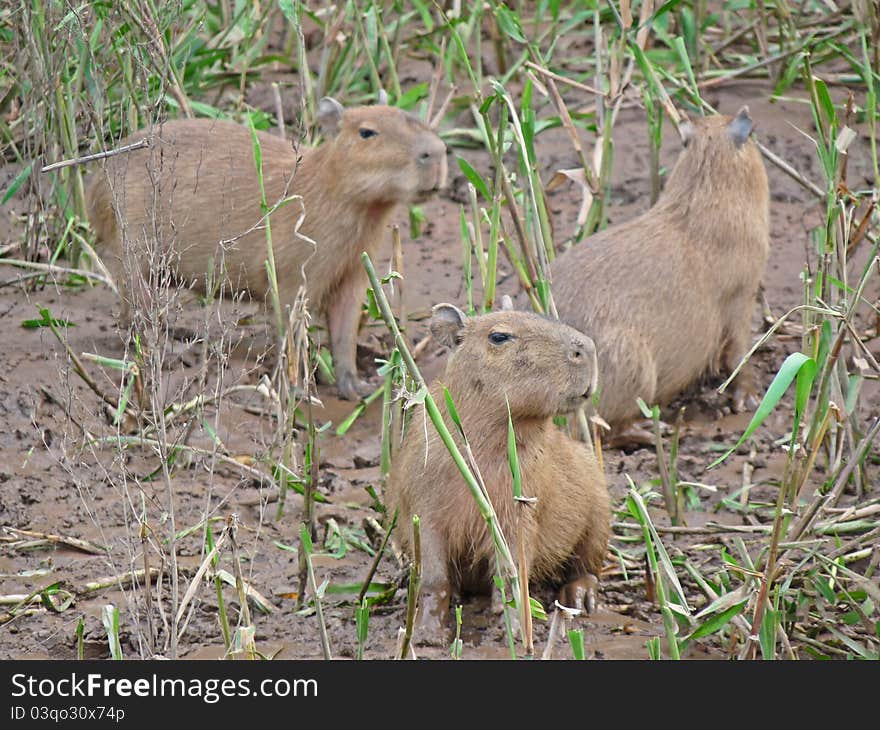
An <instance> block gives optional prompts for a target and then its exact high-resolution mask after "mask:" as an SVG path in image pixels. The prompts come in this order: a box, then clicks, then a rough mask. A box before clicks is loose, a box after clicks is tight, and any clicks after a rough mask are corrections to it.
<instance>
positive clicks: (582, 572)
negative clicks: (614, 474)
mask: <svg viewBox="0 0 880 730" xmlns="http://www.w3.org/2000/svg"><path fill="white" fill-rule="evenodd" d="M603 497H604V495H603V494H601V493H600V494H598V495H597V498H596V500H595V505H594V514H593V515H591V518H590V521H589V524H587V525H585V529H584V533H583V536H582V537H581V540H580V542H579V543H578V544H577V546H576V547H575V549H574V554H573V555H572V557H571V560H570V561H569V564H568V573H567V575H566V582H565V585H563V586H562V588H561V590H560V591H559V602H560V603H561V604H562V605H563V606H569V607H570V608H582V609H583V610H584V611H586V612H587V613H593V612H594V611H595V610H596V605H597V603H598V598H599V578H598V576H599V575H600V574H601V572H602V563H604V562H605V553H606V552H607V551H608V533H609V532H610V529H611V515H610V506H609V505H608V503H607V499H605V498H603Z"/></svg>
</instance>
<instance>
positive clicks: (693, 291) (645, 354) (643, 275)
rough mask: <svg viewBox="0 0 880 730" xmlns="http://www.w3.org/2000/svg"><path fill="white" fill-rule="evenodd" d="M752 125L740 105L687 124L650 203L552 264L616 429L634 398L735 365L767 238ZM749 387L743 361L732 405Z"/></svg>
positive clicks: (631, 412)
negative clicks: (732, 112)
mask: <svg viewBox="0 0 880 730" xmlns="http://www.w3.org/2000/svg"><path fill="white" fill-rule="evenodd" d="M752 126H753V122H752V120H751V119H750V118H749V112H748V108H747V107H743V108H742V109H741V110H740V111H739V113H738V114H737V115H736V116H735V117H729V116H721V115H713V116H709V117H705V118H703V119H698V120H696V121H694V122H693V123H691V122H686V123H685V124H684V125H683V128H682V138H683V141H684V143H685V149H684V150H683V151H682V153H681V155H680V156H679V158H678V161H677V162H676V164H675V167H674V168H673V170H672V172H671V174H670V175H669V180H668V181H667V183H666V187H665V189H664V190H663V193H662V194H661V196H660V198H659V200H658V201H657V203H656V205H654V207H652V208H651V209H650V210H648V211H647V212H645V213H643V214H642V215H640V216H639V217H637V218H635V219H634V220H631V221H629V222H627V223H622V224H619V225H613V226H609V227H608V228H606V229H605V230H603V231H601V232H600V233H597V234H595V235H593V236H590V237H589V238H587V239H585V240H584V241H582V242H581V243H580V244H578V245H576V246H574V247H573V248H571V249H569V250H568V251H566V252H565V253H563V254H562V255H560V256H559V257H557V258H556V260H555V261H554V262H553V264H552V266H551V274H552V280H553V296H554V299H555V301H556V307H557V309H558V312H559V317H560V319H561V320H562V321H564V322H566V323H568V324H570V325H571V326H572V327H575V328H577V329H579V330H581V331H583V332H584V333H585V334H587V335H589V336H590V337H591V338H592V339H593V341H594V342H595V343H596V349H597V353H598V358H599V379H600V388H599V403H598V412H599V415H601V416H602V417H603V418H604V419H605V420H606V421H608V422H609V423H610V424H611V425H612V426H614V427H615V430H619V429H622V428H625V427H626V426H627V425H628V424H629V422H631V421H632V420H633V419H635V418H637V417H638V416H639V413H640V410H639V407H638V405H637V403H636V398H637V397H641V398H642V399H644V401H645V402H646V403H647V404H648V405H652V404H655V403H657V404H661V405H662V404H665V403H667V402H668V401H670V400H671V399H672V398H674V397H675V396H676V395H677V394H678V393H680V392H681V391H682V390H684V389H685V388H687V386H688V385H690V384H691V383H693V382H694V381H695V380H697V379H698V378H699V377H700V376H702V375H703V374H707V375H715V374H717V373H719V372H721V371H722V370H724V371H727V372H730V371H732V370H733V368H735V367H736V365H737V364H738V363H739V361H740V359H741V358H742V357H743V355H745V353H746V352H747V350H748V348H749V344H750V343H749V340H750V338H751V318H752V312H753V310H754V304H755V296H756V293H757V290H758V286H759V284H760V281H761V276H762V274H763V271H764V265H765V263H766V261H767V254H768V252H769V246H770V243H769V240H770V233H769V194H768V185H767V173H766V171H765V169H764V163H763V162H762V160H761V153H760V151H759V150H758V146H757V145H756V144H755V142H754V141H753V140H751V139H750V134H751V131H752ZM754 393H755V383H754V374H753V372H752V370H751V368H750V367H749V364H748V363H747V364H746V366H745V367H744V368H743V370H741V371H740V373H739V375H738V376H737V378H736V381H735V389H734V392H733V406H734V409H735V410H742V409H743V408H744V407H745V404H746V400H747V399H748V400H749V401H750V402H751V401H754Z"/></svg>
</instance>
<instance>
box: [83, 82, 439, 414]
mask: <svg viewBox="0 0 880 730" xmlns="http://www.w3.org/2000/svg"><path fill="white" fill-rule="evenodd" d="M318 116H319V123H320V126H321V128H322V131H323V132H324V134H325V136H326V137H327V141H326V142H325V143H324V144H322V145H320V146H318V147H314V148H306V147H305V146H301V147H300V148H299V149H295V148H294V146H293V145H292V144H291V143H290V142H286V141H284V140H283V139H281V138H280V137H278V136H274V135H271V134H267V133H258V135H257V136H258V138H259V141H260V146H261V148H262V167H263V178H264V184H265V192H266V201H267V204H268V205H269V206H273V205H275V204H276V203H278V202H279V201H281V200H282V199H284V198H286V197H288V196H291V195H297V196H301V198H302V201H301V203H302V204H301V205H300V204H299V202H298V201H296V200H292V201H291V202H288V203H286V204H284V205H282V206H281V207H279V208H278V209H277V210H275V211H274V212H273V213H272V214H271V217H270V225H271V231H272V239H273V247H274V257H275V264H276V270H277V279H278V289H279V296H280V301H281V305H282V307H285V306H286V305H290V304H291V303H292V302H293V301H294V299H295V297H296V295H297V291H298V289H299V287H300V285H301V284H302V283H303V276H305V284H306V291H307V296H308V300H309V304H310V307H311V309H312V311H317V312H318V313H323V314H325V315H326V320H327V327H328V330H329V334H330V350H331V352H332V354H333V358H334V361H335V366H336V377H337V381H338V390H339V394H340V395H341V396H343V397H345V398H357V397H358V395H359V394H363V393H364V392H365V390H366V387H365V384H364V383H363V382H361V381H360V380H359V379H358V375H357V369H356V363H355V355H356V341H357V330H358V325H359V323H360V312H361V304H362V301H363V298H364V294H365V290H366V286H367V278H366V274H365V272H364V270H363V266H362V265H361V261H360V254H361V252H362V251H367V252H368V253H369V254H370V255H375V253H376V251H377V249H378V248H379V246H380V244H381V242H382V239H383V236H384V235H385V229H386V225H387V223H388V219H389V217H390V215H391V212H392V210H393V209H394V207H395V206H396V205H397V204H399V203H402V204H409V203H415V202H420V201H424V200H426V199H427V198H429V197H430V196H431V195H433V194H434V193H436V192H437V191H438V190H439V189H440V188H441V187H442V186H443V185H444V184H445V181H446V145H445V144H444V143H443V141H442V140H441V139H440V137H438V136H437V134H436V133H435V132H434V131H432V130H431V129H430V128H428V126H426V125H425V124H423V123H422V122H421V121H420V120H418V119H417V118H416V117H414V116H412V115H411V114H408V113H407V112H404V111H403V110H401V109H397V108H395V107H390V106H386V105H381V104H379V105H375V106H362V107H352V108H349V109H343V107H342V106H341V105H340V104H339V103H338V102H337V101H335V100H334V99H331V98H329V97H325V98H323V99H321V101H320V104H319V113H318ZM142 138H148V139H149V141H150V146H149V149H138V150H135V151H132V152H129V153H126V154H120V155H117V156H114V157H111V158H109V159H108V160H107V161H106V162H105V163H104V164H105V168H106V173H107V174H100V173H99V174H97V175H95V180H94V182H92V183H91V184H90V186H89V189H88V193H87V198H88V207H89V215H90V219H91V222H92V225H93V226H94V228H95V230H96V231H97V235H98V240H99V243H100V244H103V245H104V247H105V249H106V251H107V264H108V267H109V268H110V271H111V272H112V273H113V274H114V277H115V278H116V280H117V284H118V286H119V287H120V293H121V294H122V298H123V313H122V318H123V320H124V321H127V320H128V316H129V307H130V305H131V303H132V300H133V302H134V303H135V304H137V303H138V302H140V303H141V304H142V303H143V302H144V301H146V300H144V299H143V297H146V296H148V294H147V292H148V290H149V287H148V286H146V285H145V283H144V281H145V278H146V277H148V276H149V273H150V268H149V267H150V266H151V264H150V263H149V258H150V257H149V255H148V254H146V253H145V252H149V251H150V250H153V251H159V252H160V253H161V255H162V260H163V261H164V262H166V265H167V267H168V268H169V269H170V271H171V273H172V274H173V276H174V277H175V279H178V280H182V281H186V282H192V283H194V285H195V286H196V287H197V288H202V289H204V287H205V282H206V280H207V279H206V276H207V274H208V271H209V270H211V269H213V271H214V272H215V273H216V272H224V274H225V279H224V280H225V281H226V282H228V284H229V285H230V286H231V287H232V288H233V289H234V290H236V291H245V290H246V291H249V292H250V294H251V295H252V296H253V297H255V298H258V299H262V300H265V299H266V297H267V293H268V292H269V283H268V277H267V273H266V258H267V254H266V251H267V245H266V226H265V221H264V214H263V211H262V209H261V195H260V187H259V180H258V176H257V171H256V165H255V162H254V150H253V141H252V137H251V132H250V130H249V129H248V128H246V127H243V126H241V125H238V124H234V123H232V122H228V121H215V120H211V119H189V120H176V121H170V122H166V123H164V124H162V125H159V126H157V127H155V128H154V129H153V130H152V131H147V130H143V131H141V132H138V133H137V134H135V135H133V136H132V137H130V138H129V139H126V140H124V141H123V142H122V144H130V143H132V142H136V141H137V140H139V139H142ZM300 218H302V221H301V225H300ZM147 242H149V243H151V244H152V247H151V246H150V245H146V243H147ZM154 260H155V259H154ZM152 266H154V267H155V266H156V265H155V264H152ZM126 274H128V276H127V275H126ZM129 279H130V280H131V282H132V285H131V286H130V287H129V286H127V285H126V284H127V281H128V280H129Z"/></svg>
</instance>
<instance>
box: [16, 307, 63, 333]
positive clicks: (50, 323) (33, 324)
mask: <svg viewBox="0 0 880 730" xmlns="http://www.w3.org/2000/svg"><path fill="white" fill-rule="evenodd" d="M37 311H38V312H39V313H40V318H39V319H26V320H24V321H22V323H21V326H22V327H24V328H25V329H31V330H32V329H37V328H39V327H76V325H75V324H74V323H73V322H71V321H69V320H66V319H55V318H53V317H52V314H51V312H50V311H49V310H48V309H45V308H42V307H37Z"/></svg>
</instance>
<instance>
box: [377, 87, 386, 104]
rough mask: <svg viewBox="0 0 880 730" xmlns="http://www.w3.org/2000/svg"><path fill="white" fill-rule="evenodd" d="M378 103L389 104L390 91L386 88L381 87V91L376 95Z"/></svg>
mask: <svg viewBox="0 0 880 730" xmlns="http://www.w3.org/2000/svg"><path fill="white" fill-rule="evenodd" d="M376 103H377V104H378V105H379V106H388V92H387V91H385V89H379V93H378V95H377V96H376Z"/></svg>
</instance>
